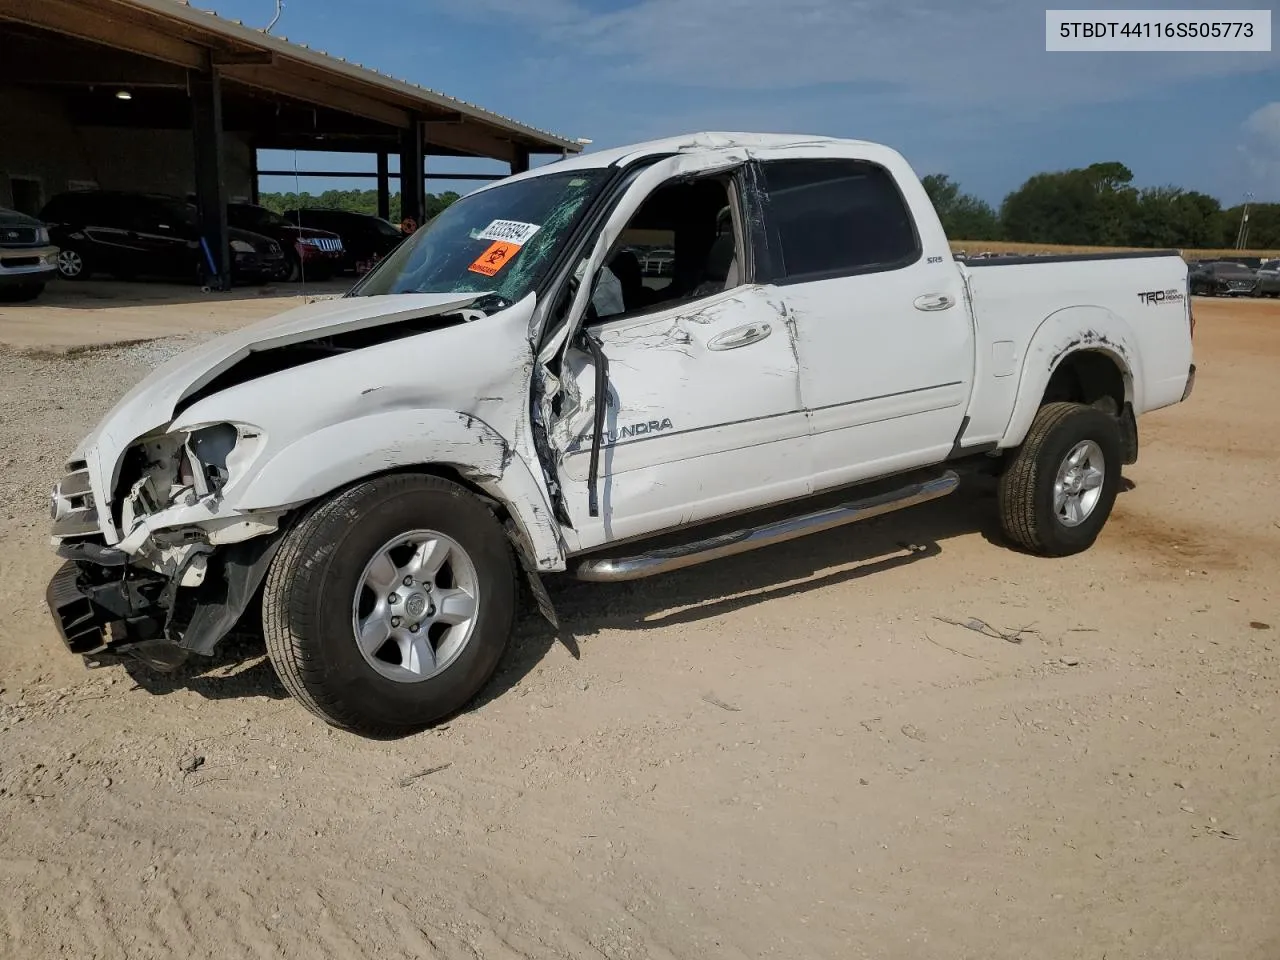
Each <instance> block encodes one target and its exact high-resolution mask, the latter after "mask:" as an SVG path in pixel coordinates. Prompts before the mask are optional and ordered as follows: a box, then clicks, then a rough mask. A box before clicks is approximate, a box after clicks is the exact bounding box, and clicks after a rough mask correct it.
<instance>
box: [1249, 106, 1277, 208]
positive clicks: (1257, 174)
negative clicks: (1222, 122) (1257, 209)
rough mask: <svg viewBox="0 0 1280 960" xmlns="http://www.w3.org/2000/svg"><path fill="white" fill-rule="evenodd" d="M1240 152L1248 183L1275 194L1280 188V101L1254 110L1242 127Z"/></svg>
mask: <svg viewBox="0 0 1280 960" xmlns="http://www.w3.org/2000/svg"><path fill="white" fill-rule="evenodd" d="M1240 132H1241V143H1240V147H1239V150H1240V154H1241V156H1242V157H1243V159H1244V164H1245V169H1246V171H1247V173H1246V176H1247V177H1248V184H1249V186H1250V187H1251V188H1253V189H1256V190H1258V191H1259V192H1260V194H1265V195H1267V196H1272V195H1274V194H1275V193H1276V192H1277V189H1278V188H1280V101H1276V102H1274V103H1268V104H1267V105H1266V106H1265V107H1260V108H1259V109H1257V110H1255V111H1254V112H1253V113H1251V114H1250V115H1249V117H1248V119H1247V120H1245V122H1244V123H1243V124H1241V127H1240Z"/></svg>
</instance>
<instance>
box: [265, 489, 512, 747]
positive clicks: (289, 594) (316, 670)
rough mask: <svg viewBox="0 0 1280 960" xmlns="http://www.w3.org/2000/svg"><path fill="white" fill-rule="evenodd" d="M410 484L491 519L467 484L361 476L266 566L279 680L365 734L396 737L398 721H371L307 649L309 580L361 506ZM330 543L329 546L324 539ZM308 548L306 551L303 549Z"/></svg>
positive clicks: (310, 517) (268, 620) (323, 567)
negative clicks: (461, 499)
mask: <svg viewBox="0 0 1280 960" xmlns="http://www.w3.org/2000/svg"><path fill="white" fill-rule="evenodd" d="M406 490H413V491H422V490H431V491H436V492H439V493H446V494H449V495H452V496H458V497H465V498H466V499H467V500H469V501H470V502H471V503H473V504H476V505H477V506H479V507H480V508H481V509H483V510H484V511H485V512H486V513H487V514H488V515H489V516H490V517H492V518H493V522H494V523H495V524H497V522H498V521H497V518H496V517H494V516H493V512H492V511H491V510H490V509H489V508H488V507H487V506H485V505H484V504H483V503H481V502H480V501H479V500H477V499H476V498H475V497H473V496H471V493H470V491H468V490H467V489H466V488H465V487H462V486H461V485H459V484H457V483H454V482H452V481H450V480H446V479H444V478H442V477H435V476H431V475H429V474H391V475H388V476H385V477H378V478H375V479H373V480H367V481H364V482H362V483H358V484H356V485H354V486H352V487H349V488H347V489H346V490H344V491H342V492H340V493H339V494H337V495H336V496H334V497H333V498H331V499H330V500H327V501H325V502H324V503H322V504H320V505H318V506H317V507H315V508H314V509H313V510H312V511H311V512H310V513H308V514H307V515H306V516H304V517H303V518H302V519H301V520H300V521H299V522H298V523H297V524H296V525H295V526H294V527H293V529H292V530H290V531H289V533H288V534H286V536H285V538H284V541H283V542H282V543H281V545H280V550H279V552H278V553H277V555H276V558H275V560H274V561H273V562H272V564H271V568H270V570H268V572H267V577H266V583H265V586H264V592H263V603H262V630H263V634H264V636H265V638H266V646H267V655H268V658H269V659H270V661H271V664H272V666H273V668H274V669H275V672H276V674H277V676H279V678H280V682H281V683H282V684H283V685H284V687H285V689H286V690H287V691H288V692H289V694H290V695H291V696H292V697H293V698H294V699H295V700H297V701H298V703H299V704H301V705H302V706H303V707H304V708H306V709H307V710H309V711H310V712H311V713H313V714H315V715H316V716H318V717H320V718H321V719H322V720H324V721H326V722H327V723H330V724H332V725H333V726H336V727H339V728H342V729H345V730H351V731H356V732H359V733H362V734H366V735H370V736H375V737H378V736H394V735H396V734H400V733H403V732H404V728H403V727H399V726H394V725H390V724H377V723H371V722H370V721H369V720H368V719H367V718H365V717H364V716H363V715H362V714H361V713H360V711H359V710H358V709H357V708H355V707H354V706H353V705H352V704H350V703H348V702H346V701H345V700H344V699H343V697H342V696H341V694H340V693H339V692H336V691H334V690H333V689H332V688H333V684H332V683H326V679H327V678H326V671H325V669H324V667H323V665H322V664H320V663H317V662H315V660H314V658H312V657H309V656H308V653H307V643H306V639H305V638H306V637H307V636H313V635H314V634H315V631H316V630H317V629H318V628H319V624H318V623H316V622H315V610H314V608H313V607H311V606H310V605H309V604H308V603H307V598H308V596H309V595H310V593H311V591H310V590H309V589H307V587H308V584H309V583H310V582H311V581H312V580H314V579H316V578H322V577H324V576H325V574H326V572H327V570H328V567H329V561H330V558H331V557H332V556H333V555H334V554H335V553H336V550H335V548H334V546H333V545H334V544H335V543H337V542H338V541H340V539H341V536H342V533H343V532H344V531H345V530H346V529H348V528H349V527H350V525H351V523H352V521H354V520H356V519H358V518H359V516H360V515H361V513H362V509H361V506H362V504H367V503H368V502H369V500H370V499H371V498H372V497H379V496H380V495H381V496H384V497H385V496H391V495H394V494H396V493H399V492H402V491H406ZM326 544H327V545H328V546H327V548H326V546H324V545H326ZM308 554H310V555H309V556H308Z"/></svg>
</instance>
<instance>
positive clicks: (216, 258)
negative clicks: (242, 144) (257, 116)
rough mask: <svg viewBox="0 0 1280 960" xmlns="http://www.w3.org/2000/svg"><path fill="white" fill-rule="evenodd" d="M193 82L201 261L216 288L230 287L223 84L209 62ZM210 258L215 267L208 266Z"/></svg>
mask: <svg viewBox="0 0 1280 960" xmlns="http://www.w3.org/2000/svg"><path fill="white" fill-rule="evenodd" d="M190 84H191V131H192V135H193V138H194V147H195V175H196V176H195V181H196V209H197V210H198V212H199V217H200V236H201V239H202V240H203V242H204V245H205V247H206V249H205V250H202V251H201V252H200V257H201V263H202V264H204V266H205V270H206V271H207V272H208V273H209V278H208V282H209V286H211V287H212V288H213V289H215V290H228V289H230V287H231V264H230V263H229V262H228V259H227V258H228V252H227V251H228V247H229V243H230V241H229V238H228V235H227V197H226V186H225V184H226V177H225V176H224V168H225V160H224V158H223V149H222V84H221V82H220V81H219V78H218V69H217V67H214V66H212V65H210V66H209V68H208V70H207V71H205V72H200V71H195V70H193V71H191V74H190ZM210 261H212V264H213V266H212V269H210V268H209V262H210Z"/></svg>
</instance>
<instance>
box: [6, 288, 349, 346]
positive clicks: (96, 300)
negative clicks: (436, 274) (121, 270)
mask: <svg viewBox="0 0 1280 960" xmlns="http://www.w3.org/2000/svg"><path fill="white" fill-rule="evenodd" d="M353 282H354V281H353V280H352V279H351V278H346V279H342V278H339V279H335V280H329V281H326V282H325V283H310V284H307V285H306V286H305V287H304V286H303V285H302V284H296V283H281V284H272V285H267V286H244V287H235V288H233V289H231V290H228V291H225V292H222V293H203V292H201V290H200V288H199V287H196V286H192V285H179V284H166V283H121V282H119V281H115V280H89V281H85V282H82V283H68V282H66V281H62V280H58V281H55V282H53V283H51V284H50V285H49V287H48V288H47V289H46V290H45V292H44V293H43V294H41V295H40V299H38V300H36V301H35V302H33V303H28V304H12V303H4V304H0V348H9V349H12V350H22V351H27V352H30V351H32V350H38V351H42V352H52V353H67V352H76V351H79V350H83V349H85V348H90V347H95V348H96V347H100V346H103V345H106V344H112V343H126V342H129V341H144V340H152V339H155V338H157V337H173V336H181V335H183V334H195V333H224V332H226V331H227V330H234V329H236V328H237V327H243V326H244V325H245V324H247V323H252V322H253V321H255V320H261V319H263V318H264V317H270V316H272V315H274V314H277V313H281V312H283V311H285V310H288V309H289V308H290V307H293V306H295V305H297V304H300V303H304V302H306V298H307V297H314V296H333V295H335V294H339V293H344V292H346V291H347V290H349V289H350V288H351V284H352V283H353Z"/></svg>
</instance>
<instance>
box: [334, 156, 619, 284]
mask: <svg viewBox="0 0 1280 960" xmlns="http://www.w3.org/2000/svg"><path fill="white" fill-rule="evenodd" d="M608 176H609V171H608V170H574V171H566V172H564V173H550V174H544V175H543V176H539V177H530V178H528V179H525V180H517V181H515V182H513V183H508V184H502V185H499V186H496V187H491V188H490V189H488V190H482V191H480V192H478V193H473V194H471V195H470V196H467V197H463V198H462V199H461V200H458V201H456V202H455V203H453V204H452V205H451V206H449V207H448V208H447V209H445V211H444V212H443V213H441V214H440V215H439V216H438V217H436V218H435V219H434V220H432V221H431V222H430V223H428V224H426V225H425V226H424V227H423V228H422V229H421V230H419V231H418V232H417V233H415V234H414V235H413V236H412V237H410V238H409V239H408V240H406V241H405V242H404V243H402V244H401V245H400V246H399V247H397V248H396V249H395V250H394V251H393V252H392V253H391V254H390V255H388V257H387V258H386V259H385V260H384V261H383V262H382V263H381V264H380V265H379V266H378V267H377V268H375V269H374V270H373V271H372V272H371V273H370V274H369V275H368V276H367V277H366V278H365V280H364V282H363V283H361V284H360V285H359V286H357V287H356V288H355V289H354V290H352V291H351V295H352V296H356V297H376V296H382V295H385V294H393V293H480V292H486V293H491V294H494V295H495V296H496V297H498V298H499V299H500V300H501V301H505V302H506V303H515V302H517V301H519V300H522V299H523V298H524V297H525V296H527V295H528V294H529V292H530V291H531V290H532V289H533V288H534V287H535V286H537V284H538V281H539V280H540V279H541V278H542V275H543V273H544V272H545V271H546V270H547V268H548V267H549V266H550V264H551V261H552V260H553V259H554V257H555V253H556V248H557V246H558V245H559V244H560V243H561V241H563V240H564V238H565V237H567V236H568V235H569V233H570V231H571V230H572V229H573V228H574V226H575V225H576V223H577V221H578V218H579V217H580V216H581V215H582V212H583V211H584V210H585V209H586V207H587V204H588V203H589V201H590V200H591V199H592V198H593V197H594V196H595V194H596V192H597V191H598V190H599V189H600V186H601V185H602V184H603V183H604V182H605V180H606V179H607V178H608Z"/></svg>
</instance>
